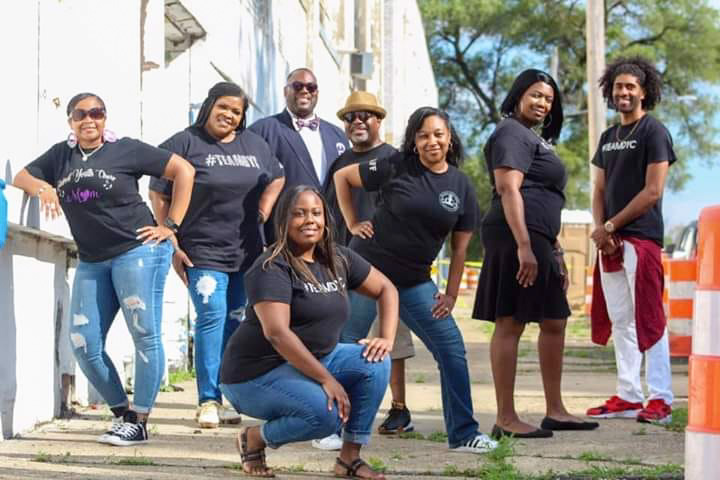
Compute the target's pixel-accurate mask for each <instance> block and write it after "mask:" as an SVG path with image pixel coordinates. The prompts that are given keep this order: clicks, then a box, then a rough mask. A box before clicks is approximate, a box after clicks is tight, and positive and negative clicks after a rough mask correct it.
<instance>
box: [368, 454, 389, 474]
mask: <svg viewBox="0 0 720 480" xmlns="http://www.w3.org/2000/svg"><path fill="white" fill-rule="evenodd" d="M367 463H368V465H370V468H372V469H373V470H375V471H376V472H385V471H386V470H387V466H386V465H385V462H383V461H382V459H380V458H377V457H370V458H368V460H367Z"/></svg>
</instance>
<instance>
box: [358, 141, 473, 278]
mask: <svg viewBox="0 0 720 480" xmlns="http://www.w3.org/2000/svg"><path fill="white" fill-rule="evenodd" d="M360 177H361V178H362V183H363V188H364V189H365V190H367V191H371V192H372V191H379V192H380V203H379V205H378V208H377V211H376V212H375V216H374V217H373V220H372V222H373V229H374V231H375V234H374V235H373V237H372V238H370V239H367V240H366V239H362V238H360V237H353V239H352V241H351V242H350V247H351V248H352V249H353V250H355V251H356V252H358V253H359V254H360V255H362V256H363V257H364V258H365V259H366V260H368V261H369V262H370V263H372V264H373V266H375V268H377V269H378V270H380V271H381V272H383V273H384V274H385V275H387V277H388V278H389V279H390V280H391V281H392V282H393V283H394V284H395V285H397V286H401V287H411V286H413V285H417V284H419V283H423V282H427V281H429V280H430V266H431V265H432V262H433V260H435V257H436V256H437V254H438V252H439V251H440V248H441V247H442V244H443V242H444V241H445V238H446V237H447V235H448V233H450V232H451V231H472V230H474V229H475V227H476V226H477V220H478V219H477V216H478V205H477V199H476V197H475V190H474V189H473V187H472V184H471V183H470V179H468V177H467V176H466V175H465V174H464V173H462V172H461V171H460V170H458V169H457V168H456V167H454V166H452V165H448V169H447V171H446V172H444V173H433V172H432V171H430V170H428V169H427V168H425V167H424V166H423V165H422V163H421V162H420V160H418V158H417V157H414V156H412V157H409V158H406V157H405V155H404V154H403V153H398V154H396V155H393V156H392V157H390V158H385V159H378V160H373V161H370V162H367V163H361V164H360Z"/></svg>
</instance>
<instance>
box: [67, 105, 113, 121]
mask: <svg viewBox="0 0 720 480" xmlns="http://www.w3.org/2000/svg"><path fill="white" fill-rule="evenodd" d="M85 117H90V118H92V119H93V120H102V119H103V118H105V109H104V108H100V107H95V108H91V109H90V110H84V109H82V108H76V109H75V110H73V111H72V113H70V118H72V119H73V120H74V121H76V122H79V121H82V120H84V119H85Z"/></svg>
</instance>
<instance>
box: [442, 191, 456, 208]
mask: <svg viewBox="0 0 720 480" xmlns="http://www.w3.org/2000/svg"><path fill="white" fill-rule="evenodd" d="M439 200H440V205H442V207H443V208H444V209H445V210H447V211H448V212H457V211H458V208H460V199H459V198H458V196H457V195H456V194H455V192H451V191H445V192H442V193H441V194H440V198H439Z"/></svg>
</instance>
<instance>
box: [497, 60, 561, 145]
mask: <svg viewBox="0 0 720 480" xmlns="http://www.w3.org/2000/svg"><path fill="white" fill-rule="evenodd" d="M537 82H543V83H547V84H548V85H550V86H551V87H552V89H553V103H552V106H551V107H550V121H549V122H548V124H547V125H545V124H543V128H542V132H541V134H540V136H542V138H544V139H545V140H547V141H549V142H551V143H555V142H557V139H558V138H560V131H561V130H562V124H563V118H564V117H563V108H562V94H561V93H560V89H559V88H558V86H557V83H555V79H554V78H552V77H551V76H550V75H548V74H547V73H545V72H543V71H542V70H536V69H534V68H530V69H527V70H525V71H523V72H522V73H520V75H518V76H517V78H515V81H514V82H513V84H512V87H510V91H509V92H508V94H507V96H506V97H505V100H503V102H502V105H501V106H500V113H502V114H503V115H504V116H505V117H512V116H513V115H515V108H516V107H517V105H518V103H520V99H521V98H522V96H523V95H524V94H525V92H526V91H527V89H528V88H530V87H531V86H532V85H533V84H535V83H537Z"/></svg>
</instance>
